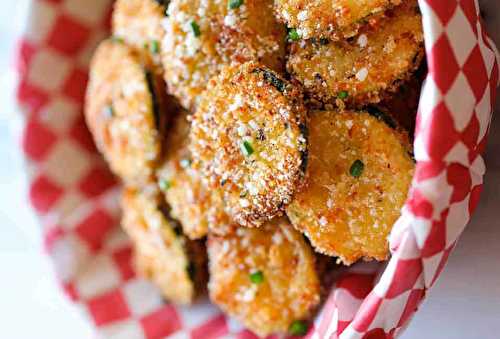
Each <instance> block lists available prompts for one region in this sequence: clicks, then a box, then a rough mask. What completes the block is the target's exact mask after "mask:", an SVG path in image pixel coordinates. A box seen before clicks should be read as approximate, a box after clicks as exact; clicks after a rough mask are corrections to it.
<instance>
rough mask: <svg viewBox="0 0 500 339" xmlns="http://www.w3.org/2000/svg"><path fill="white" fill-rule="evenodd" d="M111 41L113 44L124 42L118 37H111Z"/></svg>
mask: <svg viewBox="0 0 500 339" xmlns="http://www.w3.org/2000/svg"><path fill="white" fill-rule="evenodd" d="M111 41H113V42H115V43H117V44H123V42H124V41H123V39H122V38H120V37H118V36H112V37H111Z"/></svg>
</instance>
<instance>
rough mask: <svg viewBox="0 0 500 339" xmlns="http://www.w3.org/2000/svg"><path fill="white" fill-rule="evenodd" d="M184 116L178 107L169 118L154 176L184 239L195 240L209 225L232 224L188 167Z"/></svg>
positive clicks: (218, 227) (219, 229) (216, 229)
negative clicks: (162, 157) (169, 125)
mask: <svg viewBox="0 0 500 339" xmlns="http://www.w3.org/2000/svg"><path fill="white" fill-rule="evenodd" d="M187 119H188V114H187V112H186V111H184V110H181V112H179V114H178V115H177V116H176V117H175V119H174V120H173V123H172V127H171V128H170V130H169V131H168V136H167V140H166V146H165V148H166V156H165V160H164V162H163V164H162V165H161V167H160V168H159V170H158V172H157V177H158V184H159V187H160V189H161V190H162V192H163V194H164V196H165V200H166V202H167V203H168V204H169V205H170V207H171V211H170V213H171V215H172V217H174V218H175V219H177V220H179V221H180V223H181V225H182V229H183V231H184V234H185V235H186V236H187V237H188V238H190V239H199V238H202V237H204V236H206V234H207V231H208V229H209V228H210V229H211V231H212V232H215V233H220V232H225V229H226V228H228V227H231V226H232V225H234V224H235V223H234V222H233V221H232V220H231V218H229V216H228V215H227V214H226V213H225V210H224V204H223V202H222V199H217V197H216V196H215V195H214V194H213V192H211V191H210V190H209V189H207V187H206V186H205V185H204V184H203V182H202V177H201V175H200V173H199V172H198V170H196V169H195V168H193V166H191V163H192V157H191V153H190V152H189V149H188V141H189V139H188V135H189V130H190V125H191V123H190V122H189V121H188V120H187Z"/></svg>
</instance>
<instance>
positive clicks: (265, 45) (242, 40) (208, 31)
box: [162, 0, 286, 111]
mask: <svg viewBox="0 0 500 339" xmlns="http://www.w3.org/2000/svg"><path fill="white" fill-rule="evenodd" d="M164 27H165V30H166V35H165V39H164V42H163V46H164V48H163V56H162V59H163V65H164V68H165V80H166V82H167V84H168V88H169V91H170V92H171V93H172V94H173V95H175V96H176V97H177V98H178V99H179V101H180V102H181V104H182V105H183V106H184V107H185V108H187V109H190V110H193V111H194V110H195V108H196V106H197V104H198V103H199V100H200V94H201V93H202V92H203V91H204V90H205V88H206V85H207V82H208V81H209V80H210V79H211V78H212V77H213V76H215V75H217V74H218V73H219V72H220V70H221V68H222V67H223V66H225V65H229V64H231V63H244V62H246V61H251V60H255V61H258V62H261V63H263V64H264V65H266V66H268V67H270V68H273V69H275V70H277V71H281V70H283V69H284V58H285V36H286V29H285V27H284V25H281V24H280V23H278V22H277V20H276V18H275V16H274V13H273V1H272V0H246V1H242V2H241V3H240V2H237V6H229V4H228V1H226V0H173V1H172V2H171V3H170V6H169V8H168V17H167V19H166V20H165V21H164Z"/></svg>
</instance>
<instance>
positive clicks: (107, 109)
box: [103, 105, 115, 118]
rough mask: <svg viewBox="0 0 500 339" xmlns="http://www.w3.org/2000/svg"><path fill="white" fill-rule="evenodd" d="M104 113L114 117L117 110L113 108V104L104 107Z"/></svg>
mask: <svg viewBox="0 0 500 339" xmlns="http://www.w3.org/2000/svg"><path fill="white" fill-rule="evenodd" d="M103 114H104V116H105V117H106V118H112V117H113V116H114V115H115V110H114V109H113V106H111V105H109V106H106V107H104V111H103Z"/></svg>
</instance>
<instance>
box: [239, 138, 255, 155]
mask: <svg viewBox="0 0 500 339" xmlns="http://www.w3.org/2000/svg"><path fill="white" fill-rule="evenodd" d="M240 148H241V152H243V154H244V155H245V156H246V157H249V156H251V155H252V154H253V152H254V149H253V147H252V144H251V143H250V141H248V140H244V141H243V142H242V143H241V145H240Z"/></svg>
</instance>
